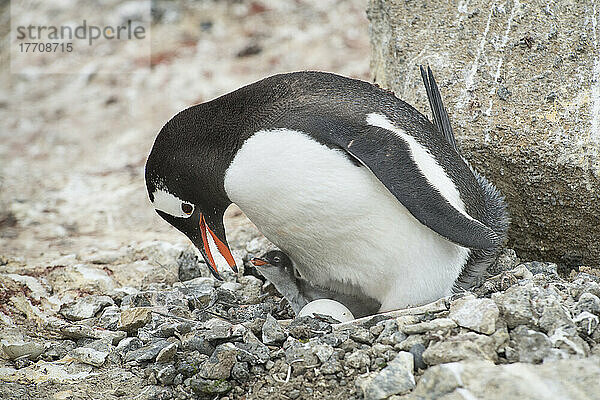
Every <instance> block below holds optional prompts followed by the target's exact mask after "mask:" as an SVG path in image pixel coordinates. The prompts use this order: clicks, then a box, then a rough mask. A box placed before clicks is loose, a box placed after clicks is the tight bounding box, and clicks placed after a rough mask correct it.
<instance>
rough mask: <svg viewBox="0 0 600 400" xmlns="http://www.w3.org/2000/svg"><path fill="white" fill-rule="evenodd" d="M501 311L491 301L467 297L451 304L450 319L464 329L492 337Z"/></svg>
mask: <svg viewBox="0 0 600 400" xmlns="http://www.w3.org/2000/svg"><path fill="white" fill-rule="evenodd" d="M499 315H500V310H499V309H498V306H497V305H496V303H494V301H493V300H491V299H476V298H475V297H473V296H466V297H463V298H461V299H458V300H456V301H453V302H452V304H450V315H449V318H451V319H452V320H454V321H455V322H456V323H457V324H458V325H459V326H462V327H463V328H468V329H472V330H474V331H476V332H479V333H484V334H486V335H491V334H492V333H494V331H495V330H496V320H497V319H498V316H499Z"/></svg>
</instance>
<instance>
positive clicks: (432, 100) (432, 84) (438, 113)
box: [419, 65, 458, 153]
mask: <svg viewBox="0 0 600 400" xmlns="http://www.w3.org/2000/svg"><path fill="white" fill-rule="evenodd" d="M419 69H420V70H421V78H422V79H423V84H424V85H425V91H426V92H427V99H428V100H429V107H431V113H432V114H433V122H434V124H435V126H436V128H437V129H438V131H440V133H442V134H443V135H444V137H445V138H446V140H447V141H448V143H450V145H451V146H452V147H453V148H454V150H456V152H457V153H458V147H457V146H456V139H455V138H454V131H453V130H452V125H450V117H449V116H448V112H447V111H446V107H444V103H443V102H442V95H441V94H440V89H439V88H438V85H437V83H436V81H435V78H434V77H433V72H431V68H429V66H427V70H425V68H424V67H423V66H422V65H419Z"/></svg>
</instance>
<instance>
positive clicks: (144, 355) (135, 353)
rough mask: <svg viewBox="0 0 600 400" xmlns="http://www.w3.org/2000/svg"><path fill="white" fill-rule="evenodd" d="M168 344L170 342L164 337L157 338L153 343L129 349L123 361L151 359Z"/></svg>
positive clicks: (140, 361)
mask: <svg viewBox="0 0 600 400" xmlns="http://www.w3.org/2000/svg"><path fill="white" fill-rule="evenodd" d="M170 345H171V343H169V342H168V341H166V340H164V339H159V340H157V341H155V342H154V343H151V344H149V345H146V346H143V347H140V348H139V349H136V350H132V351H129V352H128V353H127V354H126V355H125V362H129V361H136V362H138V363H142V362H147V361H152V360H154V359H155V358H156V356H157V355H158V353H160V351H161V350H162V349H164V348H165V347H167V346H170Z"/></svg>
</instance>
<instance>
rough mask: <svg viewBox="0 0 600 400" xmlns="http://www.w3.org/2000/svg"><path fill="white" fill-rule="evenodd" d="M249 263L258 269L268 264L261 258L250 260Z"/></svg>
mask: <svg viewBox="0 0 600 400" xmlns="http://www.w3.org/2000/svg"><path fill="white" fill-rule="evenodd" d="M250 262H251V263H252V264H254V266H255V267H260V266H261V265H267V264H268V262H267V261H265V260H263V259H262V258H258V257H254V258H253V259H252V260H250Z"/></svg>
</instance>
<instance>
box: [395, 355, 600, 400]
mask: <svg viewBox="0 0 600 400" xmlns="http://www.w3.org/2000/svg"><path fill="white" fill-rule="evenodd" d="M598 374H600V360H599V359H598V358H595V357H592V358H586V359H583V360H560V361H556V362H548V363H544V364H541V365H533V364H525V363H515V364H508V365H494V364H493V363H491V362H489V361H464V362H457V363H449V364H442V365H438V366H435V367H432V368H429V369H428V370H427V371H425V373H424V374H423V376H422V377H421V379H420V380H419V383H418V384H417V387H416V388H415V390H414V391H413V392H412V393H410V394H408V395H406V396H403V397H402V399H406V400H409V399H410V400H412V399H415V400H416V399H419V400H425V399H432V400H433V399H447V400H450V399H487V400H496V399H497V400H504V399H531V400H543V399H582V400H583V399H596V398H598V393H600V380H599V379H598Z"/></svg>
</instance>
